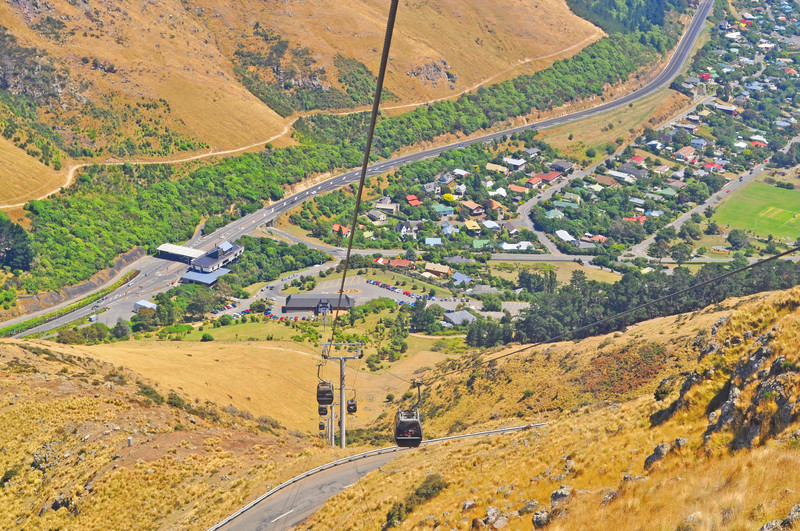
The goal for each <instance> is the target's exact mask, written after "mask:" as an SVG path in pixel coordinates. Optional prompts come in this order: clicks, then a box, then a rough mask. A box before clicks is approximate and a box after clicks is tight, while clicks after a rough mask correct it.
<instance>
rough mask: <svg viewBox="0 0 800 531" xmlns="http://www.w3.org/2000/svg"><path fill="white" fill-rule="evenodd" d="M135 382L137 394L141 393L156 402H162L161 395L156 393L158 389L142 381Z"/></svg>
mask: <svg viewBox="0 0 800 531" xmlns="http://www.w3.org/2000/svg"><path fill="white" fill-rule="evenodd" d="M136 383H137V385H138V386H139V394H140V395H143V396H144V397H146V398H148V399H150V400H152V401H153V402H155V403H156V404H163V403H164V397H163V396H161V395H160V394H159V393H158V391H156V390H155V389H153V388H152V387H150V386H149V385H147V384H144V383H142V382H136Z"/></svg>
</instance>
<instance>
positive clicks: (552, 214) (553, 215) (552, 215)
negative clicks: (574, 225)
mask: <svg viewBox="0 0 800 531" xmlns="http://www.w3.org/2000/svg"><path fill="white" fill-rule="evenodd" d="M544 217H546V218H547V219H561V218H563V217H564V213H563V212H561V211H560V210H556V209H553V210H548V211H547V212H545V213H544Z"/></svg>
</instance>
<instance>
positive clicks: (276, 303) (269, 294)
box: [212, 276, 528, 321]
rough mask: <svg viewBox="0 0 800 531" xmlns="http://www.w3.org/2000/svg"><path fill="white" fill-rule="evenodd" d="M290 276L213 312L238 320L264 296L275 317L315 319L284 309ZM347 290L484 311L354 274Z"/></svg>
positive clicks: (334, 282)
mask: <svg viewBox="0 0 800 531" xmlns="http://www.w3.org/2000/svg"><path fill="white" fill-rule="evenodd" d="M290 278H291V277H286V278H284V279H281V280H280V281H275V282H273V283H272V284H271V285H268V286H265V287H264V288H262V289H261V290H260V291H259V292H258V293H257V294H256V295H255V296H254V297H251V298H250V299H246V300H241V301H235V302H231V303H229V304H227V305H226V306H224V307H220V308H215V310H214V311H213V312H212V313H213V314H214V316H215V317H219V316H221V315H225V314H227V315H230V316H231V317H233V318H234V319H238V318H240V317H242V316H243V315H247V314H248V313H249V311H248V310H249V307H250V304H252V303H253V302H254V301H256V300H258V299H263V300H264V302H265V303H266V304H267V308H268V312H267V313H268V314H270V317H273V318H274V319H276V320H280V319H281V318H283V319H284V320H286V319H292V320H297V321H299V320H308V319H311V318H313V314H312V313H310V312H309V311H290V312H284V311H283V305H284V304H285V303H286V295H283V294H282V293H281V292H280V291H279V290H280V287H281V286H282V284H283V283H284V282H285V281H286V280H287V279H290ZM341 283H342V281H341V279H331V280H322V281H320V282H319V283H318V284H317V286H316V287H315V288H314V289H313V290H311V291H308V292H305V291H304V292H302V293H307V294H336V293H338V291H339V288H340V287H341ZM344 293H345V294H347V295H349V296H350V297H351V298H353V299H354V300H355V302H356V305H357V306H359V305H362V304H366V303H367V302H369V301H371V300H374V299H377V298H380V297H388V298H390V299H393V300H395V301H396V302H397V303H398V304H400V305H406V304H408V305H415V304H416V303H417V301H419V300H422V299H425V301H426V304H427V305H428V306H431V305H434V304H435V305H438V306H441V307H442V308H444V310H445V311H446V312H453V311H455V310H456V308H457V307H458V306H459V305H462V306H466V307H467V308H470V309H473V310H477V311H483V303H482V302H481V301H479V300H476V299H472V298H470V297H468V296H462V297H453V296H448V297H440V296H433V297H431V296H429V295H425V294H422V293H419V292H413V291H411V290H410V289H408V286H393V285H391V284H387V283H384V282H380V281H377V280H374V279H369V278H365V277H362V276H353V277H348V278H347V279H345V286H344ZM527 306H528V304H527V303H524V302H504V303H503V309H505V310H508V311H509V312H511V314H512V315H517V314H518V313H519V312H520V311H521V310H522V309H523V308H526V307H527ZM495 314H498V315H495ZM491 316H492V317H493V318H499V312H491Z"/></svg>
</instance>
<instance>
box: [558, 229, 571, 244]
mask: <svg viewBox="0 0 800 531" xmlns="http://www.w3.org/2000/svg"><path fill="white" fill-rule="evenodd" d="M556 236H558V238H559V239H561V240H562V241H565V242H567V243H572V242H574V241H575V238H573V237H572V235H571V234H570V233H569V232H567V231H565V230H561V229H559V230H557V231H556Z"/></svg>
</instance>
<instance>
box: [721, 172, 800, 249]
mask: <svg viewBox="0 0 800 531" xmlns="http://www.w3.org/2000/svg"><path fill="white" fill-rule="evenodd" d="M713 219H714V220H715V221H716V222H717V223H718V224H719V225H721V226H729V227H730V228H732V229H748V230H752V231H753V232H754V233H756V234H759V235H761V236H767V235H769V234H772V235H773V236H775V237H776V238H788V239H790V240H792V241H794V240H795V239H797V238H798V237H799V236H800V191H798V190H786V189H783V188H777V187H775V186H771V185H768V184H763V183H759V182H753V183H749V184H748V185H746V186H745V187H743V188H742V189H741V190H739V191H737V192H736V193H735V194H733V195H732V196H731V197H730V198H728V199H727V200H726V201H725V202H724V203H723V204H721V205H720V206H719V207H718V208H717V211H716V213H715V214H714V218H713Z"/></svg>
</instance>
